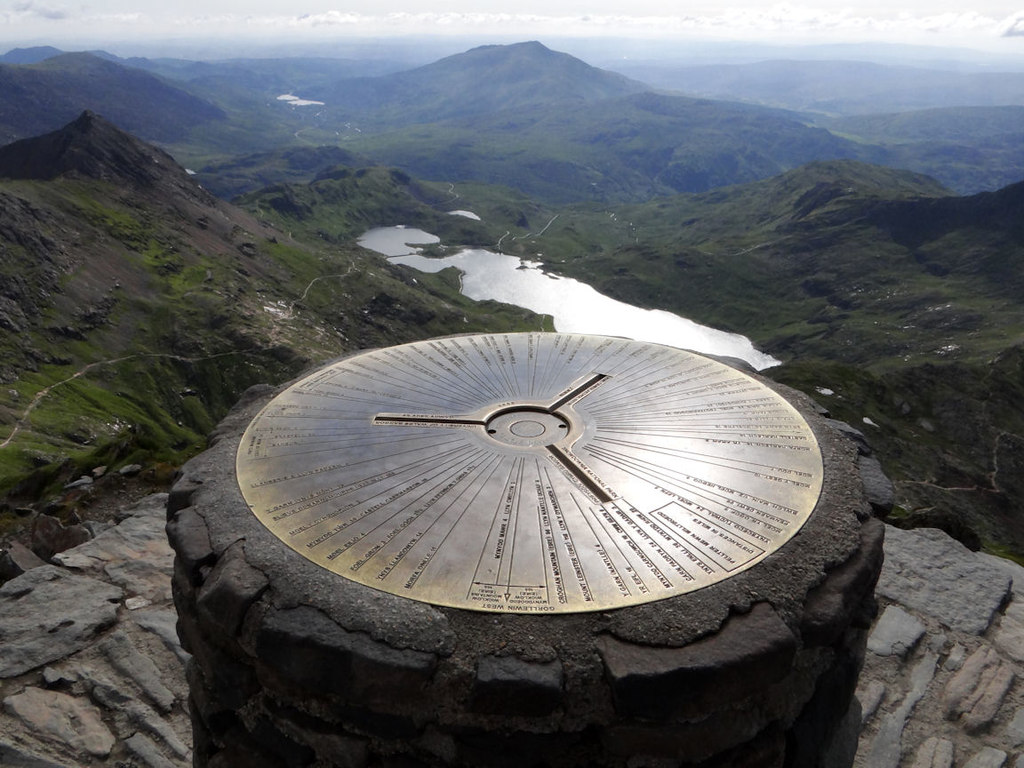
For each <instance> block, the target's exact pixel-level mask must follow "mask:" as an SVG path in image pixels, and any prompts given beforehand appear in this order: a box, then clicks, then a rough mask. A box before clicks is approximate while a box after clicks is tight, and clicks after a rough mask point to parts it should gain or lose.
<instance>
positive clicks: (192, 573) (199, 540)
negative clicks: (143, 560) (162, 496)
mask: <svg viewBox="0 0 1024 768" xmlns="http://www.w3.org/2000/svg"><path fill="white" fill-rule="evenodd" d="M172 496H173V492H172ZM168 504H170V502H168ZM168 509H170V507H168ZM167 538H168V539H169V540H170V543H171V547H173V549H174V552H175V553H176V554H177V561H178V562H180V563H181V565H182V567H183V568H184V572H185V574H186V575H187V577H188V579H189V581H190V583H191V584H192V585H193V586H199V583H200V578H199V569H200V568H201V567H202V566H204V565H210V564H212V563H213V562H214V560H215V559H216V556H215V555H214V553H213V547H212V546H211V544H210V531H209V529H208V528H207V527H206V522H205V521H204V520H203V519H202V518H201V517H200V516H199V515H198V514H196V512H195V510H193V509H191V508H190V507H186V508H184V509H181V510H180V511H178V512H176V513H175V514H174V516H173V517H171V518H170V519H169V520H168V522H167Z"/></svg>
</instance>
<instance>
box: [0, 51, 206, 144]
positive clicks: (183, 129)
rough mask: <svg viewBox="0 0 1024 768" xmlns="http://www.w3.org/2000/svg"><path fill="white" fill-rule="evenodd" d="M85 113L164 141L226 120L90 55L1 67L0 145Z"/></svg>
mask: <svg viewBox="0 0 1024 768" xmlns="http://www.w3.org/2000/svg"><path fill="white" fill-rule="evenodd" d="M87 109H88V110H92V111H94V112H96V113H99V114H103V115H106V116H107V117H108V118H109V119H110V120H112V121H114V122H115V123H116V124H117V125H120V126H124V128H125V130H127V131H129V132H130V133H132V134H134V135H138V136H140V137H141V138H144V139H146V140H150V141H165V142H168V141H174V140H178V139H181V138H183V137H184V136H185V135H186V133H187V132H188V131H189V130H191V129H192V128H194V127H195V126H197V125H200V124H202V123H205V122H210V121H219V120H223V119H224V118H225V113H224V111H223V110H222V109H220V108H219V107H217V106H214V105H213V104H211V103H210V102H208V101H205V100H203V99H200V98H197V97H196V96H193V95H191V94H189V93H186V92H185V91H183V90H181V89H180V88H177V87H175V86H172V85H169V84H168V83H166V82H164V81H163V80H161V79H159V78H157V77H154V76H153V75H151V74H149V73H147V72H143V71H141V70H139V69H134V68H132V67H126V66H123V65H121V64H119V63H116V62H113V61H109V60H107V59H105V58H101V57H100V56H97V55H94V54H91V53H64V54H60V55H58V56H53V57H48V58H45V59H44V60H42V61H39V62H37V63H33V64H24V65H15V64H0V142H3V143H7V142H9V141H13V140H16V139H19V138H25V137H29V136H36V135H39V134H41V133H45V132H48V131H53V130H56V129H58V128H60V127H61V126H63V125H65V124H67V122H68V121H70V120H73V119H74V118H75V116H76V115H79V114H80V113H81V112H82V111H83V110H87Z"/></svg>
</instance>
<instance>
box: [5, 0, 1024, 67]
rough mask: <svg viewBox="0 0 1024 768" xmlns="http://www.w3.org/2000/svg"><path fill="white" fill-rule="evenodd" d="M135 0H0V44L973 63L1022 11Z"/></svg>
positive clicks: (196, 54)
mask: <svg viewBox="0 0 1024 768" xmlns="http://www.w3.org/2000/svg"><path fill="white" fill-rule="evenodd" d="M139 5H140V4H138V3H137V2H132V1H131V0H93V1H92V2H91V3H88V4H70V3H65V2H61V0H42V1H40V0H14V1H12V0H0V48H2V49H3V50H10V49H12V48H17V47H30V46H38V45H52V46H55V47H57V48H61V49H63V50H89V49H97V48H103V49H105V50H109V51H110V52H111V53H114V54H116V55H119V56H133V55H149V56H167V55H180V56H184V57H191V58H207V59H210V58H228V57H232V56H237V55H254V54H257V52H263V53H259V54H258V55H264V54H267V53H269V54H270V55H297V53H296V52H308V51H321V52H322V51H324V50H327V51H334V52H337V51H344V50H353V51H356V52H357V53H361V54H363V55H370V54H372V53H373V52H374V49H375V48H379V49H394V48H399V47H402V46H420V47H422V48H424V49H430V50H432V51H433V52H432V53H431V54H428V55H437V52H441V54H440V55H444V54H445V53H453V52H455V51H457V50H462V49H465V48H468V47H473V46H475V45H480V44H487V43H509V42H515V41H522V40H540V41H541V42H544V43H545V44H547V45H549V47H554V48H558V49H560V50H567V51H568V52H570V53H574V54H575V53H576V51H575V50H574V49H577V50H583V49H589V50H592V51H596V52H600V51H601V50H602V49H607V51H608V53H607V55H610V56H616V57H624V58H625V57H628V58H637V57H640V56H643V55H645V54H649V55H656V56H658V57H659V58H671V57H673V53H675V54H676V55H677V56H682V57H685V55H686V54H691V55H692V56H699V55H702V54H703V55H714V52H715V50H718V51H719V52H721V51H723V50H725V48H723V46H734V47H737V48H739V47H742V46H752V47H753V48H755V49H756V48H759V47H766V49H767V47H780V48H783V49H784V50H786V51H788V50H792V51H804V52H808V51H811V50H812V49H813V48H816V47H819V46H825V47H828V46H835V45H854V46H856V48H855V50H860V51H870V50H871V49H872V48H875V47H878V46H902V45H909V46H915V47H919V48H920V49H921V50H920V55H921V56H923V57H926V58H927V56H928V55H929V53H928V52H929V51H931V54H933V55H935V56H937V57H940V56H941V55H942V52H947V54H948V56H949V57H950V58H951V59H952V60H964V61H968V60H970V61H975V62H977V63H986V62H1000V61H1014V60H1024V8H1021V7H1017V8H1015V7H1014V6H1010V5H1007V4H1005V3H1000V2H985V1H984V0H982V2H980V3H974V4H972V5H971V6H970V7H969V8H968V7H966V6H963V4H962V3H956V2H951V1H950V0H934V1H933V2H928V3H925V2H904V4H903V5H901V6H893V5H890V4H883V3H877V2H865V1H864V0H861V2H859V3H856V4H850V3H844V2H841V0H821V1H819V2H817V3H815V4H813V5H789V4H777V5H772V4H765V3H750V2H748V3H747V4H746V5H737V6H731V7H721V6H718V5H713V4H710V3H697V4H694V5H689V6H687V8H686V11H685V12H682V11H676V10H674V9H672V10H670V9H669V7H668V6H667V4H665V3H664V2H663V1H661V2H651V1H650V0H637V2H634V3H631V4H630V6H629V12H628V13H623V12H622V11H621V5H618V4H613V3H610V2H608V1H607V0H590V2H587V3H580V2H567V3H563V4H562V5H561V6H559V9H558V11H554V12H553V11H552V9H551V7H550V4H546V3H540V2H535V1H534V0H526V1H525V2H521V3H519V4H518V5H517V11H516V12H515V13H503V12H501V11H500V10H488V9H489V7H490V5H491V4H488V3H482V4H481V3H475V4H470V3H468V2H466V3H462V2H454V3H450V4H449V6H450V7H449V9H448V10H445V11H436V10H428V9H429V8H430V6H427V5H426V4H424V3H410V2H409V0H405V2H401V0H381V1H378V2H375V3H373V4H368V3H367V4H365V6H364V5H363V4H362V3H360V2H359V1H358V0H355V1H354V2H350V3H349V4H347V6H346V8H347V10H345V11H340V10H336V9H334V8H333V7H332V5H333V3H331V2H330V1H329V0H311V1H308V2H305V3H304V4H302V5H299V6H298V7H296V6H294V5H291V6H283V5H282V4H281V3H279V2H276V0H273V1H270V0H251V2H249V3H248V4H247V6H246V11H245V12H244V13H238V12H235V11H232V10H231V7H232V6H233V5H235V4H233V3H229V2H226V0H205V1H204V2H199V1H198V0H184V1H182V2H177V3H174V4H173V5H171V4H168V5H167V6H166V7H156V8H154V7H145V6H143V8H145V10H140V9H139V8H138V6H139ZM464 6H465V7H466V8H469V7H472V8H473V10H468V9H463V7H464ZM548 41H551V42H550V43H549V42H548ZM674 49H675V50H674ZM880 50H882V53H881V54H879V55H884V49H880ZM275 52H276V53H275ZM318 55H323V53H319V54H318ZM577 55H578V54H577ZM692 56H691V57H692ZM591 58H593V56H592V57H591Z"/></svg>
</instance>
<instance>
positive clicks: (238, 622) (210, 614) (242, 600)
mask: <svg viewBox="0 0 1024 768" xmlns="http://www.w3.org/2000/svg"><path fill="white" fill-rule="evenodd" d="M269 583H270V582H269V580H268V579H267V577H266V575H265V574H264V573H263V572H262V571H258V570H256V569H255V568H253V567H252V566H251V565H249V563H248V562H246V560H245V551H244V543H243V542H241V541H239V542H236V543H235V544H233V545H231V546H230V547H229V548H228V549H227V550H225V551H224V553H223V554H222V555H221V556H220V558H219V559H218V560H217V564H216V565H215V566H214V567H213V570H212V571H211V572H210V574H209V575H208V576H207V577H206V579H205V581H204V582H203V586H202V587H201V588H200V589H199V593H198V596H197V598H196V608H197V610H198V611H199V615H200V618H201V619H202V620H203V621H204V622H206V623H207V624H208V625H209V626H211V627H216V628H217V629H218V630H219V631H220V632H221V633H222V634H223V635H224V636H225V637H235V636H237V635H238V633H239V630H240V629H241V627H242V620H243V619H244V618H245V614H246V612H247V611H248V610H249V608H250V607H251V606H252V604H253V603H254V602H256V599H257V598H258V597H259V596H260V594H261V593H262V592H263V590H265V589H266V588H267V585H268V584H269Z"/></svg>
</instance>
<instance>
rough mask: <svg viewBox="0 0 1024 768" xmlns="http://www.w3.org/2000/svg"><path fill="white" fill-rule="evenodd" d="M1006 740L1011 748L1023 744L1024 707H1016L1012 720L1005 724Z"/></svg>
mask: <svg viewBox="0 0 1024 768" xmlns="http://www.w3.org/2000/svg"><path fill="white" fill-rule="evenodd" d="M1006 740H1007V742H1009V744H1010V747H1012V748H1016V747H1019V746H1021V745H1024V707H1018V708H1017V711H1016V713H1015V714H1014V716H1013V720H1011V721H1010V722H1009V723H1008V724H1007V726H1006Z"/></svg>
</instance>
